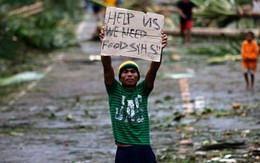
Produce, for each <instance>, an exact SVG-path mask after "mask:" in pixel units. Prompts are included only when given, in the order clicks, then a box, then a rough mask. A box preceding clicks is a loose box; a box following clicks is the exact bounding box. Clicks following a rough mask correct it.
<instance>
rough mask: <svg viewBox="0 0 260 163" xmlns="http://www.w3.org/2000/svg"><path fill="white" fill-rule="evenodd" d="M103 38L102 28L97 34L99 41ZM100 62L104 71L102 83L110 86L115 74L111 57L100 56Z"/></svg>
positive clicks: (103, 31)
mask: <svg viewBox="0 0 260 163" xmlns="http://www.w3.org/2000/svg"><path fill="white" fill-rule="evenodd" d="M104 36H105V30H104V28H102V29H101V31H100V34H99V38H100V40H101V41H102V40H103V39H104ZM101 62H102V65H103V71H104V82H105V84H106V85H112V84H113V82H114V80H115V73H114V69H113V67H112V61H111V56H101Z"/></svg>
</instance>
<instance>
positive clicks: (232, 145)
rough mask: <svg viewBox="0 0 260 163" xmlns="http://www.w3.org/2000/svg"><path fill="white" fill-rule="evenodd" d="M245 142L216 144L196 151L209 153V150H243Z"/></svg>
mask: <svg viewBox="0 0 260 163" xmlns="http://www.w3.org/2000/svg"><path fill="white" fill-rule="evenodd" d="M245 147H246V144H245V142H235V143H218V144H211V145H205V146H202V147H201V148H199V149H197V151H209V150H223V149H240V148H245Z"/></svg>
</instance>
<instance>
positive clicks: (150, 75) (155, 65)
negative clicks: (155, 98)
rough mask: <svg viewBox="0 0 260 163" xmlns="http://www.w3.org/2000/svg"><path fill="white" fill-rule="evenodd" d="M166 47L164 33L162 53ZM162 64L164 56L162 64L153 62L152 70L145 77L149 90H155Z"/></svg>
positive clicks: (163, 35) (164, 35)
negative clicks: (157, 75) (156, 79)
mask: <svg viewBox="0 0 260 163" xmlns="http://www.w3.org/2000/svg"><path fill="white" fill-rule="evenodd" d="M166 45H167V35H166V34H164V33H163V32H162V51H163V49H164V48H165V46H166ZM161 55H162V52H161ZM161 63H162V56H161V60H160V62H151V65H150V68H149V70H148V71H147V73H146V76H145V82H146V85H147V88H148V89H153V86H154V81H155V78H156V73H157V71H158V70H159V68H160V66H161Z"/></svg>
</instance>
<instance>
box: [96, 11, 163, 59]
mask: <svg viewBox="0 0 260 163" xmlns="http://www.w3.org/2000/svg"><path fill="white" fill-rule="evenodd" d="M163 24H164V16H163V15H160V14H155V13H144V12H140V11H133V10H127V9H122V8H116V7H107V10H106V17H105V38H104V40H103V42H102V46H101V55H116V56H127V57H134V58H141V59H145V60H152V61H157V62H159V61H160V58H161V42H162V38H161V31H162V28H163Z"/></svg>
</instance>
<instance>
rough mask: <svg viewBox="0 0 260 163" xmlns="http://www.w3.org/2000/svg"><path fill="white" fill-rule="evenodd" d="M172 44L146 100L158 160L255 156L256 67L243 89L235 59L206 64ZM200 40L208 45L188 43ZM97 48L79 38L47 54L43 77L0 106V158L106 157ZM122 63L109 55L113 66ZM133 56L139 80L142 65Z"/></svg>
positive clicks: (106, 123) (259, 90)
mask: <svg viewBox="0 0 260 163" xmlns="http://www.w3.org/2000/svg"><path fill="white" fill-rule="evenodd" d="M179 42H180V40H179V39H175V38H173V39H172V40H170V42H169V45H168V47H167V48H166V49H165V54H164V55H163V64H162V66H161V68H160V70H159V72H158V76H157V80H156V83H155V88H154V90H153V92H152V94H151V96H150V101H149V110H150V117H151V118H150V120H151V142H152V147H153V149H154V152H155V154H156V156H157V159H158V162H206V161H207V160H208V161H210V160H211V161H214V160H218V159H222V160H224V159H226V161H233V162H234V161H235V162H257V161H259V136H260V120H259V117H260V96H259V95H260V74H259V72H258V73H257V74H256V76H257V79H256V87H255V91H254V92H251V91H246V89H245V83H244V79H243V77H242V73H241V65H240V62H229V63H225V64H218V65H209V64H208V63H207V62H206V60H207V59H208V58H209V56H198V55H192V54H179V53H178V52H177V51H176V50H177V49H179V50H180V49H185V48H187V47H186V46H182V45H181V44H180V43H179ZM201 44H204V45H205V46H210V45H213V44H214V43H207V42H204V43H196V42H195V41H194V42H193V43H192V45H190V46H193V47H194V46H198V45H201ZM99 52H100V42H97V41H85V42H82V43H81V44H80V46H79V47H73V48H70V49H66V50H62V51H57V52H54V53H52V54H50V57H49V58H48V59H47V62H46V61H45V62H46V67H45V68H43V69H42V70H41V72H44V73H46V76H45V77H44V78H43V79H41V80H39V81H35V82H30V83H27V84H26V85H25V86H24V88H23V89H22V91H21V90H19V91H17V93H16V94H15V95H12V98H11V99H9V100H8V101H6V102H4V103H3V104H1V105H0V108H1V109H0V160H1V161H0V162H28V163H35V162H41V163H45V162H48V163H51V162H53V163H57V162H97V163H103V162H113V161H114V156H115V152H116V146H115V144H114V142H113V136H112V131H111V123H110V119H109V110H108V102H107V95H106V92H105V87H104V84H103V72H102V67H101V63H100V61H99V60H96V61H92V60H90V59H92V58H96V57H97V56H98V55H99ZM123 60H125V58H119V57H114V61H113V65H114V67H115V69H116V68H117V67H118V65H119V64H120V63H121V62H122V61H123ZM135 61H136V62H137V63H138V64H139V65H140V68H141V74H142V77H143V76H144V74H145V72H146V70H147V69H148V66H149V62H148V61H143V60H135ZM183 95H185V98H186V99H183V97H184V96H183ZM185 104H186V105H185ZM187 106H191V107H188V108H190V111H191V112H190V113H189V114H188V113H187V111H188V110H187ZM214 144H215V146H214ZM257 152H258V153H257Z"/></svg>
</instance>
